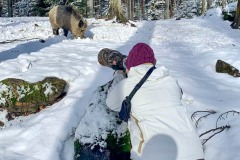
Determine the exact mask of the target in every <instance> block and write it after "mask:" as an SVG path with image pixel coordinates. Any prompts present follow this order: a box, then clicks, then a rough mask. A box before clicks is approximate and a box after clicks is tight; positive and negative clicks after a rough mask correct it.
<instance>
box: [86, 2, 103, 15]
mask: <svg viewBox="0 0 240 160" xmlns="http://www.w3.org/2000/svg"><path fill="white" fill-rule="evenodd" d="M93 1H94V0H88V1H87V7H88V6H89V17H90V18H92V17H93V12H94V10H93ZM99 5H100V4H99ZM86 10H87V9H86Z"/></svg>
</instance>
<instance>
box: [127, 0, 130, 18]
mask: <svg viewBox="0 0 240 160" xmlns="http://www.w3.org/2000/svg"><path fill="white" fill-rule="evenodd" d="M130 1H131V0H127V18H128V19H131V2H130Z"/></svg>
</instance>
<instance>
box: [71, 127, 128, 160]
mask: <svg viewBox="0 0 240 160" xmlns="http://www.w3.org/2000/svg"><path fill="white" fill-rule="evenodd" d="M106 143H107V147H106V148H101V147H99V146H98V145H96V146H94V147H91V145H86V144H85V145H84V144H81V143H80V142H79V141H78V140H76V141H75V142H74V151H75V155H74V159H75V160H130V151H131V148H132V146H131V141H130V134H129V132H128V131H127V132H126V134H125V135H124V136H122V137H120V138H119V137H118V136H117V135H114V134H109V135H108V136H107V139H106Z"/></svg>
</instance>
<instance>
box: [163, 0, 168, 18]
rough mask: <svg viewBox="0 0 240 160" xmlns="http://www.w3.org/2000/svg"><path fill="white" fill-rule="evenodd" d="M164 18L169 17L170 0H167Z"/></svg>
mask: <svg viewBox="0 0 240 160" xmlns="http://www.w3.org/2000/svg"><path fill="white" fill-rule="evenodd" d="M164 19H169V0H166V1H165V11H164Z"/></svg>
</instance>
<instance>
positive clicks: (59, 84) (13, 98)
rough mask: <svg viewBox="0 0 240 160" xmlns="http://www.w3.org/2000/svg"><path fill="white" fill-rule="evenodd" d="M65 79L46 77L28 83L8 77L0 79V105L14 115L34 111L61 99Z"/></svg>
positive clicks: (63, 93)
mask: <svg viewBox="0 0 240 160" xmlns="http://www.w3.org/2000/svg"><path fill="white" fill-rule="evenodd" d="M66 84H67V83H66V81H64V80H62V79H59V78H56V77H46V78H45V79H43V80H42V81H39V82H36V83H30V82H27V81H24V80H21V79H15V78H8V79H4V80H2V81H0V105H1V106H2V108H5V109H7V111H8V112H9V113H11V114H14V115H15V116H20V115H26V114H32V113H36V112H38V111H39V110H41V109H43V108H45V107H46V106H50V105H52V104H54V103H55V102H57V101H58V100H59V99H61V98H62V97H63V96H64V95H65V94H66V92H65V87H66Z"/></svg>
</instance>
